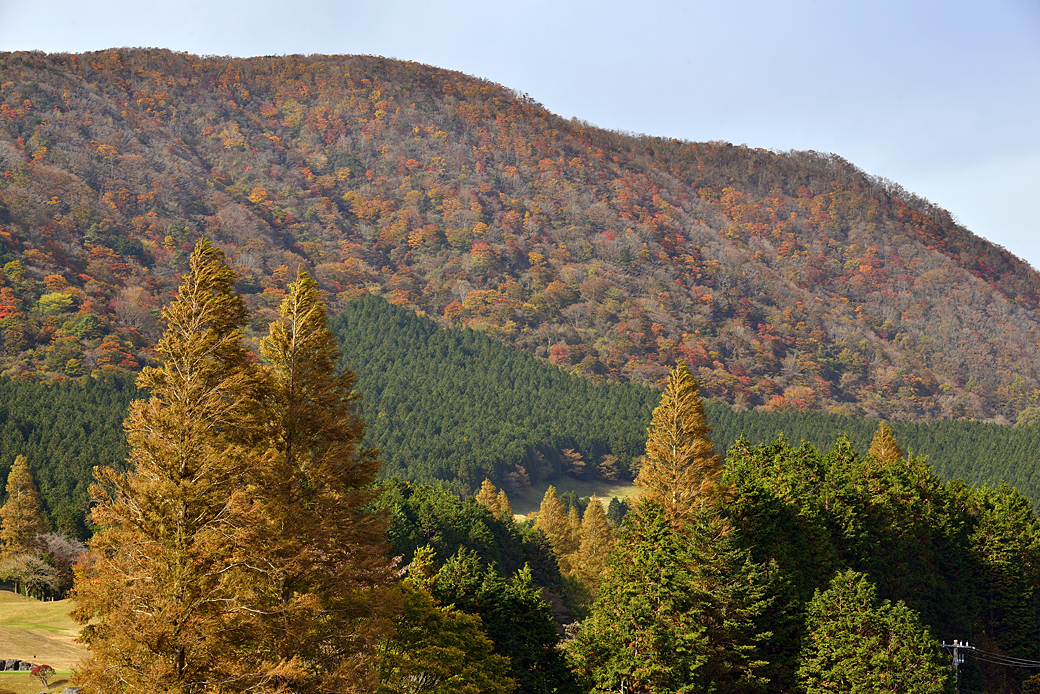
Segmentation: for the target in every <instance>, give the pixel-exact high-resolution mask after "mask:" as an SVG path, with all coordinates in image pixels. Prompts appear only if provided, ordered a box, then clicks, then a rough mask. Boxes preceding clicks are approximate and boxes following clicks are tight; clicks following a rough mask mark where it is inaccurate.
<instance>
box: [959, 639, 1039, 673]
mask: <svg viewBox="0 0 1040 694" xmlns="http://www.w3.org/2000/svg"><path fill="white" fill-rule="evenodd" d="M942 647H943V648H945V649H946V650H950V649H951V648H953V649H959V650H964V651H967V652H969V653H971V654H972V655H974V656H975V659H976V660H979V661H981V662H983V663H991V664H993V665H1004V666H1005V667H1022V668H1040V660H1027V659H1025V658H1016V657H1014V656H1009V655H1001V654H999V653H989V652H987V651H983V650H981V649H979V648H976V647H975V646H969V645H967V644H962V643H958V644H951V643H943V644H942Z"/></svg>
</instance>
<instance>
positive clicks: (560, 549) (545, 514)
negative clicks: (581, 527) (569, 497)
mask: <svg viewBox="0 0 1040 694" xmlns="http://www.w3.org/2000/svg"><path fill="white" fill-rule="evenodd" d="M535 527H537V528H538V529H539V530H541V531H542V532H543V533H545V536H546V537H547V538H548V539H549V544H550V545H551V546H552V548H553V553H554V554H556V559H557V561H559V563H560V570H561V571H562V572H563V573H570V572H571V570H572V565H571V559H572V558H573V554H574V552H575V551H577V549H578V542H577V537H576V536H575V534H574V532H573V531H572V529H571V525H570V520H569V519H568V517H567V510H566V508H564V505H563V502H562V501H561V500H560V497H559V495H558V494H557V493H556V487H553V486H552V485H550V486H549V488H548V489H546V490H545V496H543V497H542V504H541V506H539V508H538V518H537V519H536V520H535Z"/></svg>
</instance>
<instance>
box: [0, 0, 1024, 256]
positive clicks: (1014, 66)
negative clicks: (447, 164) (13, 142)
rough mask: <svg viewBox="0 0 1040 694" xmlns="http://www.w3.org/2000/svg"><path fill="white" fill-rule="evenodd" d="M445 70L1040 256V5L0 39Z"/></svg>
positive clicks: (659, 5)
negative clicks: (744, 148)
mask: <svg viewBox="0 0 1040 694" xmlns="http://www.w3.org/2000/svg"><path fill="white" fill-rule="evenodd" d="M119 46H156V47H163V48H170V49H174V50H180V51H187V52H191V53H199V54H215V55H234V56H254V55H278V54H287V53H303V54H309V53H363V54H373V55H384V56H391V57H396V58H402V59H408V60H415V61H419V62H423V63H430V64H433V65H437V66H440V67H444V68H449V69H453V70H460V71H462V72H465V73H468V74H471V75H476V76H478V77H483V78H486V79H489V80H492V81H494V82H499V83H501V84H503V85H505V86H507V87H511V88H514V89H518V90H520V91H522V92H526V93H528V94H529V95H530V96H531V97H532V98H534V99H536V100H537V101H539V102H541V103H542V104H544V105H545V106H546V107H547V108H549V109H550V110H552V111H554V112H556V113H558V114H560V115H562V116H565V117H571V116H577V117H578V118H581V119H584V120H587V121H589V122H592V123H594V124H596V125H599V126H603V127H607V128H614V129H620V130H629V131H633V132H638V133H648V134H652V135H662V136H670V137H679V138H685V139H688V140H695V141H705V140H726V141H729V142H733V143H736V144H747V145H749V146H752V147H764V148H767V149H774V150H788V149H814V150H817V151H827V152H835V153H837V154H839V155H840V156H842V157H844V158H845V159H847V160H849V161H851V162H852V163H853V164H855V165H857V166H858V167H859V168H861V169H863V170H864V171H866V172H867V173H870V174H874V175H878V176H884V177H886V178H889V179H892V180H894V181H896V182H898V183H899V184H900V185H902V186H903V187H904V188H906V189H907V190H910V191H912V192H914V193H916V194H918V195H920V196H922V197H925V198H928V199H929V200H931V201H933V202H935V203H936V204H939V205H941V206H942V207H945V208H946V209H948V210H950V212H952V213H953V214H954V216H955V217H956V218H958V219H960V220H961V222H962V223H963V224H964V225H965V226H967V227H968V228H969V229H971V230H972V231H974V232H975V233H977V234H979V235H981V236H984V237H986V238H988V239H990V240H992V241H994V242H996V243H999V244H1001V245H1002V246H1004V247H1006V248H1007V249H1008V250H1010V251H1011V252H1013V253H1015V254H1016V255H1018V256H1019V257H1022V258H1024V259H1026V260H1028V261H1029V262H1030V263H1031V264H1032V265H1033V266H1034V267H1040V223H1038V222H1037V207H1038V205H1040V127H1038V125H1040V0H989V1H988V2H978V1H977V0H972V1H971V2H966V1H961V0H942V1H938V0H872V1H871V2H852V1H850V0H790V1H788V2H766V1H765V0H725V1H719V2H702V1H697V0H694V1H689V2H676V1H671V0H646V1H644V2H612V1H611V0H600V1H599V2H586V1H569V0H556V1H552V2H550V1H549V0H537V1H531V2H514V3H511V4H500V3H494V2H488V1H487V0H482V1H480V2H477V1H475V0H468V1H461V0H442V1H440V2H427V1H424V0H381V1H380V0H369V1H368V2H364V3H362V2H354V1H353V0H343V1H341V2H325V1H322V0H299V1H298V2H295V3H289V2H279V1H276V0H251V1H250V2H245V1H241V0H178V1H177V2H170V1H168V0H152V1H149V0H144V1H143V2H142V1H140V0H135V1H133V2H131V1H129V0H95V1H94V2H84V1H83V0H0V50H30V49H35V50H44V51H48V52H53V51H66V52H80V51H87V50H97V49H102V48H112V47H119Z"/></svg>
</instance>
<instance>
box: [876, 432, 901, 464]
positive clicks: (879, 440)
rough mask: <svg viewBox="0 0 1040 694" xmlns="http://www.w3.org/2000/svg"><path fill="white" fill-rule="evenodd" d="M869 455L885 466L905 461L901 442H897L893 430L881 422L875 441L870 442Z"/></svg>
mask: <svg viewBox="0 0 1040 694" xmlns="http://www.w3.org/2000/svg"><path fill="white" fill-rule="evenodd" d="M869 454H870V456H871V457H873V458H874V459H875V460H877V461H878V462H879V463H882V464H885V465H887V464H890V463H894V462H896V461H899V460H902V459H903V457H904V456H903V449H902V448H900V447H899V442H897V441H896V437H895V435H894V434H893V433H892V429H891V428H889V426H888V424H886V423H885V422H881V424H879V425H878V428H877V433H875V434H874V439H873V440H872V441H871V442H870V451H869Z"/></svg>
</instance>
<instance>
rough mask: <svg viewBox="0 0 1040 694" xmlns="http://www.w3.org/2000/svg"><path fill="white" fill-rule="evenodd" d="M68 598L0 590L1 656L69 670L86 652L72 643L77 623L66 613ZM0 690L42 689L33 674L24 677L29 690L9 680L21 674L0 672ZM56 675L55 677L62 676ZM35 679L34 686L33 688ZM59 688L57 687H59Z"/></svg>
mask: <svg viewBox="0 0 1040 694" xmlns="http://www.w3.org/2000/svg"><path fill="white" fill-rule="evenodd" d="M71 609H72V602H71V601H69V600H58V601H55V602H40V601H39V600H33V599H32V598H27V597H25V596H23V595H18V594H16V593H13V592H11V591H8V590H0V658H3V659H5V660H10V659H18V660H22V661H26V662H30V663H33V664H35V665H41V664H47V665H50V666H51V667H52V668H54V669H55V670H58V671H59V672H61V671H66V672H67V671H69V670H71V669H72V667H73V666H74V665H75V664H76V663H77V662H79V660H81V659H82V658H83V656H84V655H86V649H85V648H84V647H83V646H82V645H81V644H78V643H76V642H75V638H76V636H77V634H78V633H79V626H78V625H77V624H76V623H75V622H74V621H72V619H71V618H70V617H69V615H68V612H69V610H71ZM0 676H2V677H3V679H2V680H0V689H5V688H6V689H13V690H15V691H18V692H22V691H26V692H38V691H42V689H43V685H42V683H41V682H40V681H39V680H38V679H36V678H35V677H27V676H26V677H25V680H26V686H27V687H30V688H29V689H24V690H23V689H16V688H15V687H14V686H11V685H10V684H8V682H16V681H18V682H20V681H21V680H20V679H19V678H20V677H21V676H22V675H21V674H20V673H15V672H11V673H8V672H0ZM63 677H64V676H63V675H60V674H59V675H58V676H57V679H62V678H63ZM32 682H35V683H36V684H35V687H36V688H35V689H32V688H31V687H32V684H31V683H32ZM59 691H60V690H59Z"/></svg>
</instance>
